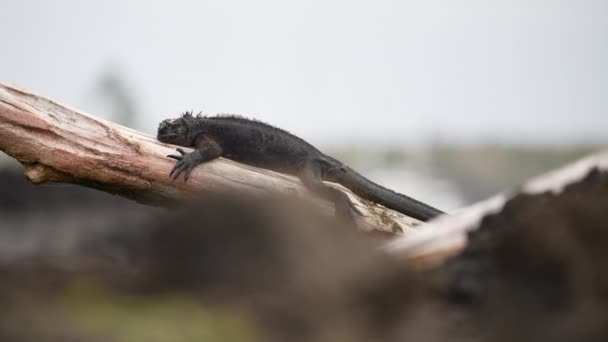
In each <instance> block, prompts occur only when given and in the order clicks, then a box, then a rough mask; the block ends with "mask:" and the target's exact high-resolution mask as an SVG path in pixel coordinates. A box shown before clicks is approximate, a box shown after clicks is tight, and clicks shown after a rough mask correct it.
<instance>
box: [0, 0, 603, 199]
mask: <svg viewBox="0 0 608 342" xmlns="http://www.w3.org/2000/svg"><path fill="white" fill-rule="evenodd" d="M2 8H3V10H2V12H1V13H0V29H1V30H2V32H4V39H3V42H4V44H3V45H2V47H0V60H1V61H2V63H0V75H1V76H0V78H1V80H2V81H4V82H10V83H14V84H16V85H18V86H21V87H24V88H27V89H30V90H33V91H35V92H38V93H40V94H42V95H45V96H48V97H50V98H53V99H55V100H58V101H60V102H63V103H65V104H68V105H70V106H73V107H76V108H79V109H82V110H85V111H87V112H90V113H93V114H95V115H99V116H102V117H104V118H107V119H110V120H114V121H118V122H121V123H123V124H125V125H127V126H130V127H134V128H136V129H139V130H143V131H145V132H148V133H150V134H154V133H155V129H156V126H157V124H158V122H159V121H160V120H162V119H163V118H167V117H173V116H176V115H178V114H179V113H181V112H183V111H185V110H194V111H199V110H200V111H203V112H204V113H206V114H216V113H237V114H242V115H245V116H248V117H252V118H256V119H259V120H262V121H266V122H268V123H271V124H273V125H276V126H278V127H281V128H284V129H286V130H289V131H291V132H292V133H294V134H296V135H298V136H300V137H302V138H304V139H306V140H308V141H310V142H311V143H313V144H314V145H316V146H318V147H319V148H320V149H322V150H323V151H325V152H327V153H331V154H334V155H336V156H337V157H339V158H341V159H342V160H343V161H345V162H347V163H350V164H352V165H353V166H354V167H355V168H357V169H359V170H360V171H361V172H363V173H364V174H366V175H369V177H370V178H372V179H374V180H376V181H378V182H380V183H382V184H385V185H387V186H389V187H393V188H395V189H397V190H399V191H401V192H404V193H406V194H408V195H412V196H415V197H417V198H420V199H421V200H423V201H426V202H430V203H431V204H433V205H434V206H437V207H440V208H442V209H445V210H454V209H457V208H459V207H461V206H463V205H466V204H469V203H471V202H474V201H478V200H480V199H483V198H484V197H487V196H489V195H491V194H493V193H495V192H497V191H500V190H504V189H507V188H509V187H510V186H513V185H514V184H517V183H518V182H521V181H522V180H523V179H525V178H527V177H530V176H532V175H535V174H538V173H540V172H542V171H544V170H547V169H550V168H553V167H555V166H558V165H561V164H563V163H566V162H568V161H571V160H573V159H575V158H577V157H579V156H581V155H584V154H586V153H588V152H589V151H591V150H594V149H596V148H597V146H600V145H602V144H605V143H606V140H607V139H608V138H606V135H605V128H606V127H608V100H607V98H606V96H605V89H606V88H607V87H608V64H606V62H605V61H606V60H608V3H606V2H604V1H596V0H578V1H555V0H537V1H532V2H530V1H519V0H515V1H513V0H510V1H496V0H495V1H482V0H469V1H458V2H455V1H449V0H431V1H428V0H424V1H373V2H371V1H306V2H285V1H255V2H251V1H214V2H211V1H171V2H168V1H143V0H141V1H138V0H133V1H122V0H121V1H119V0H106V1H75V0H73V1H68V0H58V1H52V2H48V1H31V0H24V1H4V4H3V6H2Z"/></svg>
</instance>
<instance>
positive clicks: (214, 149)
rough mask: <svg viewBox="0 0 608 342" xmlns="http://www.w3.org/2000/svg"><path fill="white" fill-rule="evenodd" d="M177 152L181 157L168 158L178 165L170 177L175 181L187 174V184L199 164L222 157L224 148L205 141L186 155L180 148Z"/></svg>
mask: <svg viewBox="0 0 608 342" xmlns="http://www.w3.org/2000/svg"><path fill="white" fill-rule="evenodd" d="M177 152H179V153H180V155H175V154H170V155H168V156H167V157H169V158H173V159H175V160H177V163H176V164H175V166H173V169H171V173H169V177H172V178H173V179H174V180H175V179H177V178H179V175H180V174H181V173H182V172H185V174H184V182H187V181H188V178H190V173H191V172H192V169H194V168H195V167H196V166H197V165H199V164H202V163H204V162H206V161H209V160H212V159H215V158H217V157H220V156H221V155H222V148H221V147H220V145H219V144H217V143H216V142H215V141H213V140H211V139H205V140H203V141H201V142H200V143H199V144H198V146H197V148H196V150H194V151H192V152H190V153H186V151H184V150H183V149H182V148H179V147H178V148H177Z"/></svg>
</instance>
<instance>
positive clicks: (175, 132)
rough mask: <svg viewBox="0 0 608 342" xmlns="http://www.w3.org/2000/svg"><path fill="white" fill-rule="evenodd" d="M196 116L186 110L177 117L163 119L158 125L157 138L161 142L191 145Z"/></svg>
mask: <svg viewBox="0 0 608 342" xmlns="http://www.w3.org/2000/svg"><path fill="white" fill-rule="evenodd" d="M194 120H195V117H194V116H193V115H192V113H191V112H186V113H184V114H182V115H181V117H179V118H177V119H167V120H163V121H162V122H161V123H160V124H159V125H158V133H157V134H156V138H157V139H158V140H159V141H160V142H164V143H167V144H174V145H180V146H189V145H190V143H191V140H192V137H191V136H190V135H191V133H192V132H191V127H193V123H194Z"/></svg>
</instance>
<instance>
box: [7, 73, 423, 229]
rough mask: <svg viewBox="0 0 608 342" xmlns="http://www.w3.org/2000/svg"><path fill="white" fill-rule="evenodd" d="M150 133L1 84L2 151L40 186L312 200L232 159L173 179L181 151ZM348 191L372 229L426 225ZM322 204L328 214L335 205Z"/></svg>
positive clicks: (165, 201) (147, 196)
mask: <svg viewBox="0 0 608 342" xmlns="http://www.w3.org/2000/svg"><path fill="white" fill-rule="evenodd" d="M175 147H176V146H173V145H168V144H163V143H160V142H159V141H158V140H156V139H155V138H154V137H152V136H149V135H147V134H144V133H141V132H138V131H135V130H132V129H129V128H126V127H123V126H120V125H118V124H115V123H112V122H109V121H106V120H102V119H99V118H96V117H94V116H92V115H90V114H86V113H83V112H80V111H78V110H75V109H72V108H68V107H66V106H64V105H61V104H59V103H57V102H55V101H52V100H49V99H46V98H44V97H41V96H38V95H35V94H32V93H30V92H28V91H25V90H22V89H18V88H16V87H13V86H10V85H7V84H3V83H0V150H2V151H4V152H6V153H7V154H8V155H10V156H12V157H14V158H15V159H17V160H18V161H19V162H20V163H21V164H23V166H24V167H25V176H26V177H27V178H28V179H29V180H30V181H31V182H33V183H35V184H39V183H44V182H49V181H53V182H64V183H74V184H79V185H83V186H87V187H91V188H95V189H99V190H102V191H106V192H109V193H112V194H117V195H121V196H124V197H127V198H130V199H133V200H136V201H138V202H141V203H146V204H152V205H162V206H167V205H170V204H171V203H175V202H176V201H179V200H182V199H185V198H189V197H192V196H193V194H195V193H200V192H205V191H239V192H240V191H250V192H269V191H277V192H289V193H294V192H295V193H297V194H304V195H305V196H310V194H309V193H308V192H307V191H306V190H305V189H304V188H303V186H302V185H301V183H300V181H299V180H298V179H296V178H295V177H291V176H287V175H284V174H280V173H276V172H272V171H269V170H265V169H259V168H254V167H250V166H246V165H243V164H239V163H236V162H233V161H230V160H227V159H223V158H220V159H218V160H215V161H212V162H208V163H205V164H203V165H201V166H199V167H197V168H195V169H194V171H193V172H192V175H191V178H190V179H189V180H188V183H184V181H183V178H180V180H178V181H172V180H171V178H170V177H169V170H171V168H172V166H173V164H174V161H173V160H171V159H169V158H166V155H167V154H171V153H174V152H175ZM332 185H333V186H336V187H338V188H339V189H340V190H342V191H345V192H346V193H347V194H348V196H349V197H350V198H351V199H352V200H353V202H354V203H355V205H356V206H357V207H358V208H359V209H360V210H361V211H362V212H363V213H364V214H365V215H366V216H365V218H364V221H365V224H364V225H367V226H368V227H366V228H367V229H371V230H379V231H382V232H391V233H399V232H409V231H415V230H417V229H415V228H414V227H415V226H417V225H419V224H420V222H419V221H417V220H415V219H413V218H410V217H407V216H404V215H402V214H400V213H398V212H395V211H393V210H389V209H387V208H384V207H382V206H379V205H376V204H373V203H370V202H368V201H365V200H362V199H360V198H359V197H357V196H356V195H354V194H353V193H351V192H350V191H348V190H346V189H344V188H342V187H340V186H338V185H335V184H332ZM318 202H319V203H321V205H322V206H324V207H326V208H327V209H328V210H329V209H332V205H331V204H330V203H328V202H326V201H324V200H321V199H318Z"/></svg>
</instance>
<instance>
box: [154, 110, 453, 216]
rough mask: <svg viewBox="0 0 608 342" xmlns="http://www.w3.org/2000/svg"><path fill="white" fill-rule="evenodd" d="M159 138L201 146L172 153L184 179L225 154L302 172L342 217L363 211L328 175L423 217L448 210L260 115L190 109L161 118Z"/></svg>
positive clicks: (296, 173) (175, 173) (175, 171)
mask: <svg viewBox="0 0 608 342" xmlns="http://www.w3.org/2000/svg"><path fill="white" fill-rule="evenodd" d="M157 138H158V140H159V141H161V142H164V143H169V144H175V145H180V146H184V147H194V148H196V149H195V150H194V151H193V152H190V153H186V152H185V151H184V150H183V149H181V148H178V149H177V151H178V152H179V153H180V155H168V156H167V157H169V158H173V159H176V160H177V163H176V164H175V166H174V167H173V169H172V170H171V172H170V173H169V176H170V177H172V178H173V179H177V178H178V177H179V176H180V175H181V174H182V173H184V181H188V178H189V177H190V173H191V172H192V169H193V168H194V167H195V166H197V165H199V164H201V163H204V162H206V161H209V160H212V159H215V158H218V157H225V158H228V159H232V160H234V161H237V162H240V163H243V164H248V165H252V166H257V167H261V168H264V169H269V170H273V171H277V172H281V173H286V174H290V175H294V176H297V177H299V178H300V180H301V181H302V182H303V183H304V185H305V186H306V187H307V188H308V189H310V190H311V191H313V192H314V193H317V194H318V195H320V196H322V197H324V198H326V199H328V200H330V201H333V202H334V204H335V207H336V214H337V216H339V217H344V218H347V219H354V217H353V216H352V215H353V212H354V213H357V214H359V215H360V214H361V213H360V212H359V211H358V210H357V209H356V208H355V207H354V205H353V204H352V202H351V201H350V199H349V198H348V196H347V195H346V194H345V193H343V192H342V191H340V190H338V189H335V188H333V187H330V186H327V185H325V184H324V183H323V181H324V180H326V181H330V182H335V183H339V184H341V185H343V186H345V187H346V188H348V189H350V190H351V191H352V192H354V193H355V194H357V195H359V196H360V197H362V198H364V199H366V200H369V201H372V202H375V203H378V204H381V205H383V206H385V207H387V208H390V209H393V210H396V211H398V212H401V213H403V214H405V215H408V216H410V217H413V218H416V219H419V220H422V221H427V220H429V219H431V218H433V217H435V216H438V215H440V214H443V212H442V211H440V210H438V209H435V208H433V207H431V206H429V205H427V204H424V203H422V202H419V201H417V200H415V199H413V198H410V197H408V196H405V195H402V194H400V193H397V192H394V191H392V190H389V189H387V188H384V187H382V186H380V185H378V184H376V183H374V182H372V181H370V180H368V179H367V178H365V177H363V176H361V175H360V174H358V173H357V172H355V171H354V170H353V169H351V168H349V167H348V166H346V165H344V164H342V163H341V162H340V161H338V160H336V159H334V158H332V157H330V156H327V155H325V154H323V153H322V152H321V151H319V150H318V149H316V148H315V147H314V146H312V145H311V144H309V143H307V142H306V141H304V140H302V139H300V138H298V137H296V136H295V135H293V134H291V133H289V132H287V131H284V130H282V129H279V128H276V127H273V126H271V125H268V124H266V123H263V122H260V121H257V120H251V119H246V118H244V117H241V116H236V115H218V116H211V117H208V116H201V115H200V114H199V115H196V116H194V115H192V113H191V112H186V113H184V114H182V115H181V117H179V118H177V119H167V120H164V121H162V122H161V123H160V124H159V126H158V135H157ZM349 209H350V210H349Z"/></svg>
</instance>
